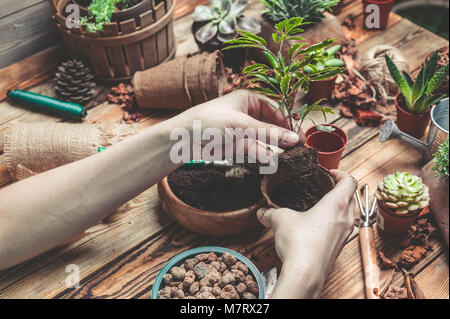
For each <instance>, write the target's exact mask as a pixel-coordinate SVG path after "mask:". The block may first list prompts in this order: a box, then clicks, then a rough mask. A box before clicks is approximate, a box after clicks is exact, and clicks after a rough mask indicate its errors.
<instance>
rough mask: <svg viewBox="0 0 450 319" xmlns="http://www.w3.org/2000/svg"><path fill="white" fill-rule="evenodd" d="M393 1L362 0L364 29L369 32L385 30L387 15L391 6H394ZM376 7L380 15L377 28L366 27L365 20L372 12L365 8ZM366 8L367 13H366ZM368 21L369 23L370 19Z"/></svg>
mask: <svg viewBox="0 0 450 319" xmlns="http://www.w3.org/2000/svg"><path fill="white" fill-rule="evenodd" d="M394 2H395V0H363V13H364V19H363V23H364V28H366V29H369V30H379V29H385V28H386V26H387V23H388V21H389V14H390V13H391V10H392V6H393V5H394ZM373 5H376V6H378V8H379V13H380V21H379V22H380V23H379V27H378V28H377V27H372V26H371V27H369V26H368V25H367V18H368V17H369V16H371V15H372V14H374V11H373V10H370V8H367V6H373ZM366 8H367V11H366ZM369 20H370V21H371V19H370V17H369Z"/></svg>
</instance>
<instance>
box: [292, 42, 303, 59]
mask: <svg viewBox="0 0 450 319" xmlns="http://www.w3.org/2000/svg"><path fill="white" fill-rule="evenodd" d="M306 44H307V43H306V42H301V43H295V44H294V45H292V47H291V48H290V49H289V57H292V55H293V54H294V52H295V51H297V50H298V49H300V48H301V47H303V46H305V45H306Z"/></svg>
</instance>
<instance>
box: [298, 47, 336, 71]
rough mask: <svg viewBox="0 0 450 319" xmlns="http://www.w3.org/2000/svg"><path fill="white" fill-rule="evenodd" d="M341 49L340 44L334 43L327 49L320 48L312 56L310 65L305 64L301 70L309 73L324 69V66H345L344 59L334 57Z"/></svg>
mask: <svg viewBox="0 0 450 319" xmlns="http://www.w3.org/2000/svg"><path fill="white" fill-rule="evenodd" d="M340 49H341V46H340V45H334V46H332V47H330V48H328V49H327V50H325V49H322V50H320V51H319V52H318V53H316V54H315V56H314V58H313V63H311V64H312V65H311V66H305V67H304V68H303V71H305V72H306V73H311V72H314V71H316V70H319V71H321V70H324V69H325V68H326V67H343V66H345V63H344V61H342V60H341V59H339V58H336V56H335V55H336V53H337V52H338V51H339V50H340Z"/></svg>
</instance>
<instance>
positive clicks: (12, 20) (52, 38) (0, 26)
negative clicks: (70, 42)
mask: <svg viewBox="0 0 450 319" xmlns="http://www.w3.org/2000/svg"><path fill="white" fill-rule="evenodd" d="M8 2H9V1H8ZM16 2H19V1H16ZM60 41H61V38H60V36H59V32H58V31H57V29H56V27H55V25H54V24H53V21H52V18H51V9H50V3H49V1H43V2H42V1H40V2H38V3H36V4H34V5H32V6H30V7H27V8H24V9H21V10H19V11H18V12H16V13H14V14H11V15H8V16H6V17H3V18H0V68H4V67H6V66H8V65H10V64H12V63H14V62H17V61H20V60H22V59H24V58H26V57H28V56H30V55H32V54H35V53H37V52H40V51H42V50H44V49H46V48H48V47H50V46H52V45H54V44H56V43H58V42H60Z"/></svg>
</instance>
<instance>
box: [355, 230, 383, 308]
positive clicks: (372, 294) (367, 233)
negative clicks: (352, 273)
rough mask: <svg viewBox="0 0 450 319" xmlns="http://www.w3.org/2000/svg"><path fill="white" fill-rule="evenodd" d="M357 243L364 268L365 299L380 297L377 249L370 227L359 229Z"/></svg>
mask: <svg viewBox="0 0 450 319" xmlns="http://www.w3.org/2000/svg"><path fill="white" fill-rule="evenodd" d="M359 245H360V248H361V258H362V264H363V270H364V283H365V288H366V298H367V299H380V297H379V295H378V294H379V293H380V270H379V268H378V264H377V251H376V249H375V240H374V237H373V229H372V227H361V228H360V229H359Z"/></svg>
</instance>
